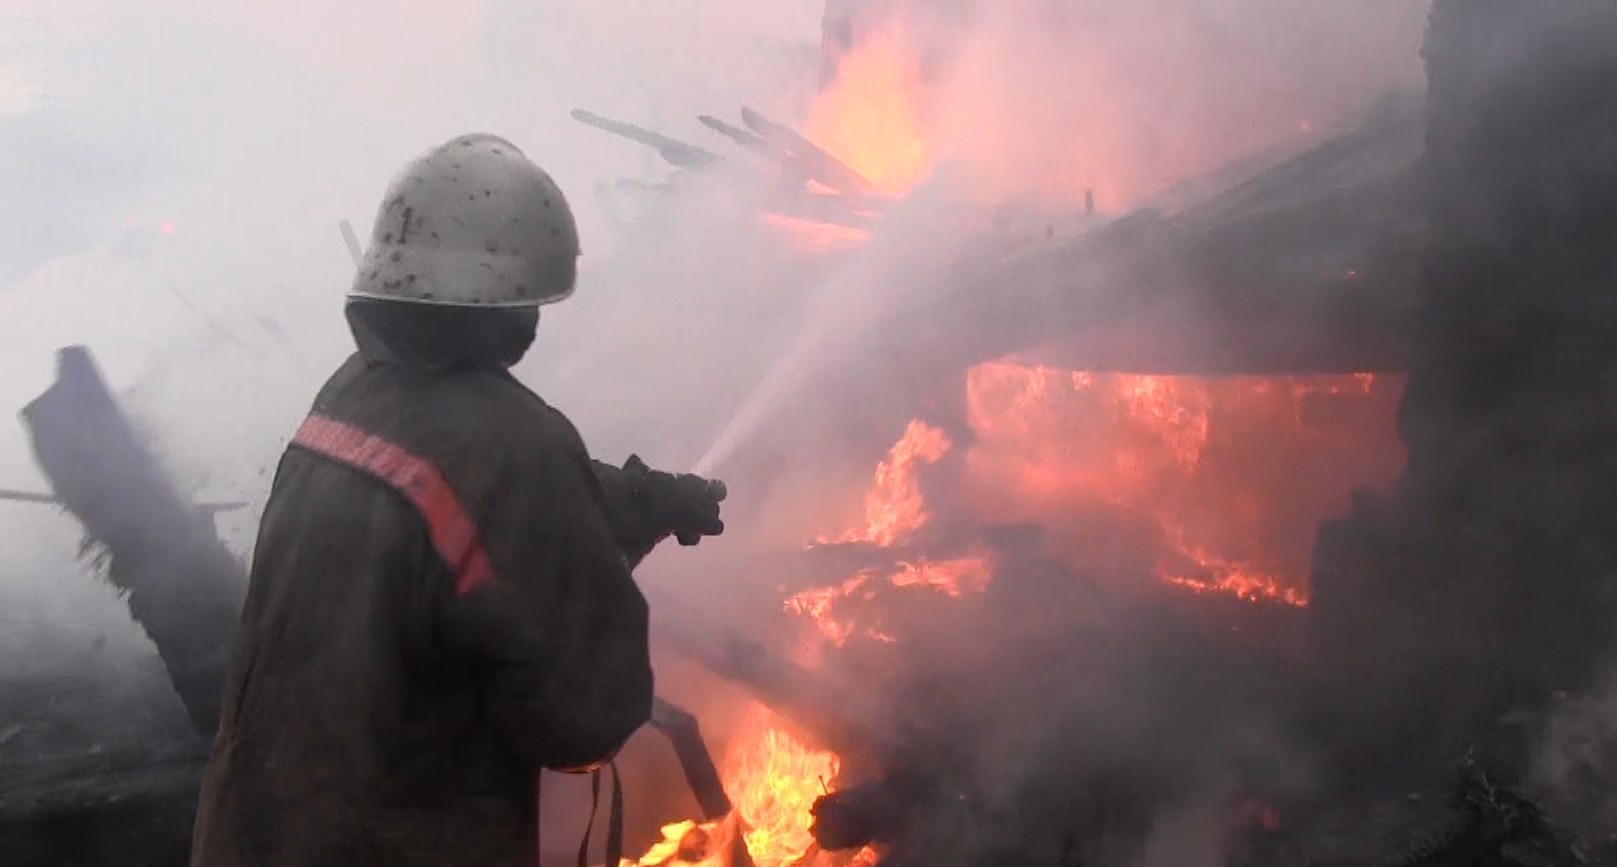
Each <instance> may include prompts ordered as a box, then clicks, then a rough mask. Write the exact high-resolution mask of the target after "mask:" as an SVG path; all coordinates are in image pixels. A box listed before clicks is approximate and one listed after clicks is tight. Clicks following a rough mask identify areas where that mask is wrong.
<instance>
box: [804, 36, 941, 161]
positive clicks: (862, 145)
mask: <svg viewBox="0 0 1617 867" xmlns="http://www.w3.org/2000/svg"><path fill="white" fill-rule="evenodd" d="M920 93H921V85H920V82H919V78H918V75H917V73H916V64H915V61H914V59H913V58H912V56H911V52H910V51H909V49H908V47H907V46H906V45H905V42H904V40H903V38H902V36H901V34H900V32H899V30H898V29H897V28H896V26H895V27H889V28H888V29H886V30H884V31H882V32H879V33H873V34H871V35H870V36H869V37H867V38H866V39H865V40H864V41H863V42H862V43H861V44H860V45H859V46H857V47H856V48H854V49H853V50H852V51H850V52H849V53H848V54H847V55H845V56H844V57H843V58H842V61H841V63H840V64H839V65H838V67H837V76H836V79H835V80H833V81H832V82H831V85H830V86H829V87H827V88H826V89H825V90H824V91H823V92H822V93H821V94H820V95H819V97H818V98H816V99H815V101H814V104H813V106H812V107H811V108H810V111H809V118H808V122H807V124H805V126H804V131H805V132H806V133H807V135H808V137H809V139H810V140H811V141H813V142H814V143H815V144H817V145H819V146H820V147H822V148H824V149H825V150H827V151H829V152H831V153H833V154H835V155H836V156H837V157H838V158H840V159H841V160H842V161H843V162H845V163H847V164H848V165H849V166H850V167H851V168H853V170H854V171H857V172H858V173H859V174H861V175H863V176H864V177H865V179H866V180H868V181H870V182H871V183H872V184H874V185H875V186H876V188H877V189H879V190H881V191H883V192H887V193H901V192H905V191H907V190H909V189H910V188H911V187H913V186H914V185H915V183H916V182H917V181H919V180H920V179H921V176H922V175H923V174H925V172H926V171H927V169H928V168H929V167H930V166H929V163H930V156H929V154H928V151H927V146H926V142H925V140H924V137H923V135H922V123H921V110H920V99H919V95H920Z"/></svg>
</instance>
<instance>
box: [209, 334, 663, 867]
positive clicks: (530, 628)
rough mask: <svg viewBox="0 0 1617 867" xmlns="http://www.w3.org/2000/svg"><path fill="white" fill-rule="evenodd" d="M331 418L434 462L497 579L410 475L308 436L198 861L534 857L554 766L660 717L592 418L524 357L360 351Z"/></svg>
mask: <svg viewBox="0 0 1617 867" xmlns="http://www.w3.org/2000/svg"><path fill="white" fill-rule="evenodd" d="M314 411H315V413H317V414H320V415H322V416H325V417H328V418H331V419H334V420H336V421H339V422H343V423H347V424H349V425H353V426H357V427H360V428H363V429H365V430H367V431H369V432H371V433H372V434H375V435H377V436H380V437H383V438H385V439H387V440H390V441H391V442H393V443H396V444H397V445H399V446H402V447H403V448H405V449H407V450H408V451H410V452H412V453H414V454H415V455H417V456H420V457H422V458H425V459H427V460H428V461H429V462H431V463H432V464H434V465H435V466H436V467H437V468H438V469H439V471H440V472H441V473H442V475H443V476H444V478H445V479H446V480H447V481H448V482H449V486H450V487H451V488H452V489H453V490H454V491H455V493H456V494H457V497H458V499H459V502H460V503H461V504H462V505H463V506H464V509H465V511H466V512H467V513H468V514H469V516H470V517H471V518H472V519H473V521H474V522H475V524H476V525H477V527H478V528H479V529H480V531H481V539H482V544H483V546H484V548H485V549H486V550H487V552H488V556H489V560H490V561H491V563H492V565H493V573H494V580H493V581H492V582H490V583H487V584H484V585H482V586H481V587H479V588H478V589H475V590H472V591H470V592H467V593H464V594H459V593H457V590H456V586H455V576H454V575H452V574H451V571H450V568H449V566H448V565H447V564H446V563H445V562H444V561H443V559H442V558H441V557H440V556H439V554H438V552H437V551H436V550H435V548H434V547H433V545H432V542H431V540H430V538H429V535H428V532H427V528H426V525H425V522H424V520H423V516H422V515H421V514H420V513H419V512H418V511H417V509H416V508H415V507H414V506H412V505H411V503H410V502H409V501H408V500H407V499H405V498H404V497H403V496H401V495H400V494H399V493H397V492H396V491H394V490H392V489H390V488H389V487H388V486H387V485H386V484H384V483H383V482H381V481H379V480H378V479H376V478H373V477H371V476H369V475H366V474H365V473H363V472H361V471H359V470H355V469H352V468H349V467H347V466H343V465H341V464H339V463H336V462H333V461H331V460H329V459H327V458H325V457H321V456H318V455H316V454H313V453H311V452H308V451H304V450H302V449H300V448H298V447H297V446H294V447H292V448H290V449H289V450H288V452H287V454H286V456H285V457H284V458H283V459H282V462H281V465H280V468H279V470H278V471H277V475H276V478H275V483H274V487H273V490H272V492H271V495H270V500H269V504H268V506H267V507H266V510H265V514H264V519H263V524H262V528H261V530H260V533H259V537H258V542H257V545H256V549H255V552H254V559H253V567H252V578H251V584H250V587H249V590H248V598H247V602H246V605H245V607H244V610H243V613H242V631H241V638H240V643H239V645H238V647H237V649H236V657H235V660H234V663H233V666H232V671H231V675H230V678H229V683H228V685H227V687H226V690H225V703H224V708H223V714H222V721H221V725H220V730H219V733H218V736H217V739H216V741H215V743H214V749H213V757H212V760H211V762H210V763H209V766H208V770H207V773H206V777H205V780H204V783H203V787H202V797H201V807H200V811H199V815H198V818H197V823H196V832H195V838H194V845H193V854H192V864H193V865H194V867H237V865H243V867H245V865H252V867H373V865H374V867H418V865H419V867H426V865H432V867H443V865H455V867H493V865H500V867H505V865H516V864H524V865H526V864H532V863H534V851H533V847H534V840H535V827H534V826H535V815H536V806H535V779H536V776H537V772H538V770H539V769H540V768H541V767H545V768H562V769H569V768H577V767H579V766H587V765H591V764H594V763H597V762H600V761H602V760H604V759H605V758H607V757H609V756H610V755H611V754H612V753H613V752H615V751H616V750H617V749H618V747H620V746H621V745H622V743H623V742H624V740H625V739H626V738H628V736H629V735H630V734H631V733H632V732H633V731H634V730H635V729H636V728H638V727H639V726H640V725H641V724H642V723H644V722H645V721H646V719H647V717H648V716H649V714H650V706H651V699H652V674H651V668H650V661H649V656H648V651H647V610H646V603H645V600H644V599H643V597H642V596H641V595H640V592H639V590H638V589H637V588H636V587H635V585H634V583H633V580H632V578H631V576H630V573H629V566H628V564H627V563H626V562H625V560H624V559H623V555H622V554H621V553H620V547H619V544H618V540H617V539H615V538H614V535H613V529H612V528H611V527H610V526H609V522H608V519H607V515H606V513H605V511H604V510H603V493H602V489H601V487H600V484H599V482H598V480H597V478H596V476H595V472H594V470H593V469H592V465H591V462H590V459H589V456H588V454H587V452H586V450H585V448H584V445H583V443H582V441H581V440H580V438H579V436H578V434H577V432H576V431H575V430H574V428H573V426H572V425H571V424H570V423H569V422H568V421H567V419H566V418H565V417H563V416H562V415H561V414H560V413H559V412H557V411H556V410H554V409H552V408H550V407H549V406H547V405H545V404H544V403H543V402H542V401H541V400H540V399H539V398H538V397H536V396H535V395H533V394H532V393H531V392H529V391H528V390H527V389H525V388H523V387H522V386H521V385H520V384H519V383H517V382H516V380H514V379H512V378H511V377H510V376H509V375H507V374H505V373H504V372H503V371H495V370H487V369H484V370H475V371H464V372H442V371H440V372H428V371H422V370H418V369H413V368H410V367H406V366H401V365H395V364H381V363H373V362H367V361H366V360H364V359H363V358H362V357H361V356H357V355H356V356H355V357H354V358H353V359H351V360H350V361H349V362H348V363H347V364H346V365H345V366H344V367H343V368H342V369H341V370H339V371H338V372H337V374H336V375H335V376H333V377H332V379H331V381H330V382H328V383H327V385H326V386H325V388H324V389H323V390H322V391H321V393H320V395H319V397H318V398H317V399H316V401H315V407H314Z"/></svg>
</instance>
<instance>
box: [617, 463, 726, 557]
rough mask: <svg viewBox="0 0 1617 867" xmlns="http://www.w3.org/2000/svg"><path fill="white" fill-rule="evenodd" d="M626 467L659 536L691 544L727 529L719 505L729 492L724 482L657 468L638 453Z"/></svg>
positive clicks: (626, 471)
mask: <svg viewBox="0 0 1617 867" xmlns="http://www.w3.org/2000/svg"><path fill="white" fill-rule="evenodd" d="M623 470H624V472H625V473H628V474H629V475H630V477H631V478H632V479H633V485H634V492H635V496H636V498H637V499H638V500H640V502H641V503H642V504H643V505H644V507H645V509H646V512H647V517H648V519H649V520H650V521H651V522H652V524H653V525H654V526H655V527H656V528H657V529H658V530H659V531H660V532H659V535H663V534H668V535H672V536H673V537H674V538H676V539H678V540H679V544H681V545H687V546H688V545H695V544H697V543H698V542H700V541H702V537H703V536H717V535H719V534H721V533H723V532H724V521H722V520H720V518H719V504H720V503H722V502H724V498H725V495H726V494H727V493H728V491H727V490H726V489H725V487H724V483H723V482H720V481H715V480H712V479H704V478H702V477H701V476H693V475H690V474H682V475H674V474H673V473H665V472H662V471H661V470H654V469H651V468H650V467H648V466H646V462H645V461H642V460H641V459H640V457H639V456H638V455H630V456H629V460H628V461H627V462H625V463H624V465H623Z"/></svg>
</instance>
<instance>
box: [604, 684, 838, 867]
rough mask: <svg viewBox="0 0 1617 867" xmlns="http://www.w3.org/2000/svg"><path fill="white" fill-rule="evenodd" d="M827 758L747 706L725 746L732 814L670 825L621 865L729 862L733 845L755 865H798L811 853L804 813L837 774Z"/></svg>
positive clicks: (716, 866) (832, 758)
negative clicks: (743, 849)
mask: <svg viewBox="0 0 1617 867" xmlns="http://www.w3.org/2000/svg"><path fill="white" fill-rule="evenodd" d="M841 764H842V763H841V760H840V759H838V758H837V756H836V754H835V753H830V752H825V751H821V750H815V749H812V748H810V747H807V746H805V745H804V744H803V743H802V742H800V741H798V740H797V739H796V738H794V737H792V736H791V735H790V734H788V733H787V732H786V730H785V729H784V728H782V727H781V726H780V723H779V720H777V719H776V718H775V716H774V714H772V713H771V712H770V711H769V710H768V709H766V708H764V707H763V706H762V705H753V707H752V709H751V711H749V713H748V715H747V718H746V720H745V721H744V723H743V724H742V726H741V729H740V731H739V732H738V734H737V735H736V736H735V738H734V739H733V740H732V741H731V745H730V749H729V752H728V755H727V756H726V760H725V767H724V778H725V789H726V790H727V791H728V792H729V794H730V797H731V800H732V801H733V802H734V804H735V811H734V812H733V813H731V814H730V815H729V816H728V817H726V818H724V819H721V820H719V821H715V822H706V823H702V824H698V823H696V822H694V821H684V822H674V823H672V824H669V825H664V826H663V828H662V835H663V839H661V840H659V841H658V842H656V843H654V844H652V846H651V848H649V849H647V850H646V854H644V855H642V856H641V857H640V858H639V860H636V861H630V860H629V859H627V858H625V859H623V861H622V864H621V867H667V865H675V864H691V865H699V867H723V865H734V864H735V863H736V862H737V861H739V860H740V859H738V858H737V857H736V855H737V854H739V853H737V852H735V851H734V847H735V846H736V845H737V844H738V843H739V844H740V845H744V846H745V847H746V852H747V855H748V857H749V858H750V859H751V861H752V863H753V864H754V865H755V867H786V865H795V864H801V863H803V862H804V861H805V860H806V859H805V856H808V855H809V854H810V853H811V851H814V850H815V842H814V836H813V835H812V834H811V833H810V832H809V827H810V826H811V825H812V824H813V823H814V817H813V816H812V815H811V814H810V812H809V810H810V808H812V807H813V806H814V802H815V800H816V799H818V798H819V797H820V796H821V795H823V794H825V793H826V792H827V791H828V790H829V787H830V786H831V784H832V783H833V782H834V781H835V779H836V776H837V773H838V772H839V771H840V770H841Z"/></svg>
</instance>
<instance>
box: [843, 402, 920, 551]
mask: <svg viewBox="0 0 1617 867" xmlns="http://www.w3.org/2000/svg"><path fill="white" fill-rule="evenodd" d="M949 447H950V442H949V436H948V435H947V434H945V433H944V432H943V431H941V430H939V429H937V428H934V427H931V426H929V425H927V424H926V423H925V422H922V421H920V420H915V421H912V422H910V423H909V427H907V428H906V429H905V430H904V436H903V437H902V438H901V439H900V440H899V441H898V443H897V444H895V445H894V446H893V448H892V450H891V451H890V452H889V453H888V455H887V460H885V461H882V462H881V463H880V464H877V465H876V482H875V484H874V485H873V486H872V487H871V489H870V492H869V493H868V494H866V495H865V526H863V527H855V528H853V529H850V530H848V531H847V532H845V533H843V534H842V535H840V536H835V537H830V538H825V537H822V538H820V539H817V540H816V542H818V543H819V544H822V545H828V544H845V543H852V542H868V543H870V544H872V545H877V546H879V547H883V548H887V547H891V546H893V545H896V544H898V543H899V542H901V541H903V540H905V539H907V538H908V537H909V536H910V534H912V533H914V532H915V531H916V530H919V529H920V528H921V527H923V526H925V524H926V522H927V518H928V515H927V512H926V503H925V502H924V500H923V499H922V497H921V486H920V482H919V480H918V479H917V477H916V470H917V468H918V467H919V466H920V465H922V464H935V463H937V462H938V461H940V460H942V459H943V456H944V455H945V454H947V453H948V451H949Z"/></svg>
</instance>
